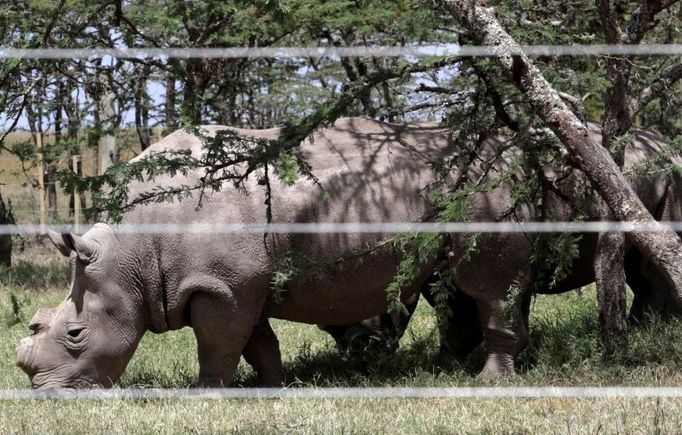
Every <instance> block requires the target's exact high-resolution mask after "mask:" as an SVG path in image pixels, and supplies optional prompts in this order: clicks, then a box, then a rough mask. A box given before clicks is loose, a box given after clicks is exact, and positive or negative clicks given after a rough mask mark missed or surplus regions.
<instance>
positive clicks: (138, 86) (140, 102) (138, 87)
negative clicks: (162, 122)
mask: <svg viewBox="0 0 682 435" xmlns="http://www.w3.org/2000/svg"><path fill="white" fill-rule="evenodd" d="M136 72H137V81H136V82H135V92H134V93H135V130H136V131H137V137H138V139H139V141H140V148H141V149H142V151H144V150H146V149H147V148H149V145H150V144H151V139H150V137H149V96H148V95H147V80H148V79H149V74H150V73H151V67H150V66H149V65H144V66H142V67H140V68H137V71H136Z"/></svg>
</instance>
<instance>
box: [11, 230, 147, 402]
mask: <svg viewBox="0 0 682 435" xmlns="http://www.w3.org/2000/svg"><path fill="white" fill-rule="evenodd" d="M49 236H50V240H51V241H52V242H53V243H54V244H55V246H56V247H57V248H58V249H59V251H60V252H61V253H62V254H63V255H65V256H68V257H70V260H71V267H72V274H71V276H72V278H71V292H70V294H69V296H68V297H67V298H66V299H65V300H64V301H63V302H62V303H61V304H60V305H59V306H58V307H57V308H56V309H44V308H43V309H40V310H38V312H37V313H36V315H35V316H34V317H33V319H32V320H31V322H30V324H29V328H30V329H31V330H32V331H33V335H31V336H30V337H26V338H24V339H23V340H21V342H20V343H19V345H18V346H17V355H16V363H17V365H18V366H19V367H21V369H23V370H24V371H25V372H26V374H28V376H29V378H30V379H31V385H32V386H33V387H34V388H38V389H50V388H88V387H110V386H112V385H113V384H114V383H115V382H116V381H117V380H118V378H119V377H120V376H121V373H122V372H123V370H124V369H125V366H126V365H127V364H128V361H129V360H130V358H131V357H132V354H133V353H134V351H135V348H136V347H137V344H138V343H139V341H140V338H141V337H142V334H143V333H144V328H143V326H144V312H140V309H141V308H140V307H141V301H139V300H136V298H135V297H134V294H131V292H130V289H129V286H126V285H125V283H126V282H129V281H130V279H127V280H126V279H125V278H123V276H122V274H121V272H120V261H119V259H118V252H117V250H118V242H117V238H116V236H115V235H114V233H113V231H112V230H111V228H110V227H109V226H107V225H105V224H97V225H95V226H94V227H93V228H92V229H91V230H90V231H88V232H87V233H86V234H84V235H83V236H82V237H80V236H77V235H74V234H58V233H55V232H50V234H49ZM127 287H128V288H127ZM126 290H127V291H126Z"/></svg>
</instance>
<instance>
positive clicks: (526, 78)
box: [441, 0, 682, 304]
mask: <svg viewBox="0 0 682 435" xmlns="http://www.w3.org/2000/svg"><path fill="white" fill-rule="evenodd" d="M441 3H442V4H443V5H444V6H446V7H447V8H448V10H449V11H450V12H451V14H452V15H453V16H454V17H455V18H456V19H458V20H460V21H461V22H462V23H464V25H465V26H466V27H467V29H468V30H469V31H470V33H471V34H472V35H473V36H474V37H475V39H476V40H477V41H479V42H480V43H482V44H485V45H489V46H493V47H499V49H500V56H499V57H498V58H497V59H498V61H499V62H500V64H501V66H502V68H503V69H504V71H505V72H506V73H507V74H508V76H509V77H510V78H511V79H512V81H513V82H514V84H515V85H516V86H517V87H518V88H519V89H520V90H521V92H523V94H524V95H525V97H526V100H527V101H528V103H529V104H530V105H531V107H532V108H533V110H534V111H535V113H536V114H537V115H538V116H539V117H540V118H541V119H542V120H543V121H544V122H545V124H546V125H547V127H549V128H550V129H551V130H552V131H553V132H554V134H556V135H557V137H558V138H559V139H560V140H561V142H562V143H563V144H564V145H565V146H566V149H567V151H568V155H569V157H570V159H571V161H572V163H573V165H574V166H575V167H577V168H578V169H580V170H582V171H583V172H584V173H585V175H586V176H587V177H588V179H589V180H590V182H591V183H592V185H593V187H594V188H595V189H596V190H597V192H598V193H599V194H600V195H601V197H602V198H603V199H604V201H605V202H606V204H607V205H608V206H609V208H610V209H611V211H612V212H613V215H614V217H615V218H616V219H618V220H621V221H629V222H638V223H647V224H649V225H652V226H654V227H657V230H658V231H656V232H648V233H645V232H634V233H629V235H628V237H629V238H630V239H631V240H632V242H633V243H634V244H635V245H636V246H637V247H638V248H639V249H640V250H641V251H642V252H643V253H644V255H646V256H647V257H648V258H650V259H651V260H652V262H653V263H654V264H655V265H656V266H657V267H658V268H659V269H660V271H661V273H662V274H663V275H664V276H665V278H666V281H667V282H668V284H670V286H671V289H672V291H673V292H674V294H673V296H674V297H675V300H676V302H677V303H680V304H682V243H681V242H680V238H679V237H678V236H677V234H676V233H675V232H673V231H671V230H670V229H667V228H665V227H664V226H662V225H660V224H659V223H658V222H656V220H655V219H654V218H653V216H651V214H650V213H649V212H648V211H647V209H646V208H645V207H644V205H643V204H642V202H641V201H640V199H639V198H638V197H637V195H636V194H635V192H634V190H633V189H632V186H630V184H629V183H628V181H627V180H626V179H625V177H624V176H623V174H622V173H621V171H620V170H619V169H618V165H616V163H615V162H614V161H613V159H612V158H611V156H610V154H609V151H608V150H607V149H606V148H604V147H603V146H601V144H597V143H594V142H593V141H592V140H591V139H590V138H589V136H588V134H587V128H586V127H585V125H583V124H582V123H581V122H580V120H579V119H578V118H577V117H576V116H575V114H573V112H571V111H570V110H569V108H568V107H567V106H566V104H565V103H564V102H563V101H562V100H561V98H560V97H559V96H558V94H557V92H556V91H555V90H554V89H553V88H552V87H551V86H550V84H549V83H548V82H547V80H546V79H545V78H544V76H543V75H542V74H541V73H540V71H539V70H538V69H537V68H536V67H535V65H533V64H532V63H531V62H530V60H529V59H528V57H527V56H526V55H524V54H523V53H522V52H521V49H520V47H519V45H518V44H517V43H516V42H515V41H514V40H513V39H512V38H511V37H510V36H509V35H508V34H507V32H505V31H504V29H502V27H501V26H500V24H499V22H498V21H497V19H496V18H495V14H494V11H493V10H492V9H489V8H484V7H481V6H479V5H476V2H471V1H470V0H451V1H441ZM512 53H514V54H512Z"/></svg>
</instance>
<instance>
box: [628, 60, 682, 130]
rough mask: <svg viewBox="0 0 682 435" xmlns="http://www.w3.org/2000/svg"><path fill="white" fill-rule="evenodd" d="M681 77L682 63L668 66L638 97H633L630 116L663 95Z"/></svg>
mask: <svg viewBox="0 0 682 435" xmlns="http://www.w3.org/2000/svg"><path fill="white" fill-rule="evenodd" d="M680 79H682V63H678V64H676V65H673V66H671V67H669V68H667V69H666V70H665V71H663V72H662V73H661V75H660V76H658V77H657V78H656V80H654V81H653V83H651V85H649V86H648V87H646V88H645V89H644V90H643V91H642V92H641V93H640V94H639V96H638V97H633V98H632V99H631V100H630V116H631V117H633V116H635V115H636V114H638V113H639V112H640V111H641V110H642V109H643V108H644V107H645V106H646V105H647V104H649V103H650V102H651V101H653V100H655V99H656V98H659V97H661V96H662V95H663V93H664V92H666V91H668V90H669V89H670V88H671V87H672V85H673V84H674V83H675V82H676V81H678V80H680Z"/></svg>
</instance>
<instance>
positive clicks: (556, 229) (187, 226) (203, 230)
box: [0, 221, 682, 235]
mask: <svg viewBox="0 0 682 435" xmlns="http://www.w3.org/2000/svg"><path fill="white" fill-rule="evenodd" d="M92 226H93V225H90V224H81V225H80V232H86V231H87V230H89V229H90V228H92ZM47 227H49V228H50V229H52V230H53V231H57V232H62V233H66V232H70V231H73V225H71V224H68V225H50V226H47V225H45V226H43V225H36V224H20V225H0V235H8V234H16V235H38V234H43V233H44V230H45V228H47ZM111 228H112V230H113V231H114V232H115V233H117V234H235V233H236V234H265V233H272V234H292V233H298V234H319V233H336V234H354V233H372V234H377V233H386V234H394V233H602V232H618V233H632V232H665V231H669V230H673V231H676V232H682V221H674V222H606V221H604V222H601V221H597V222H388V223H371V222H347V223H325V222H319V223H270V224H267V223H203V222H200V223H199V222H197V223H184V224H178V223H159V224H121V225H111Z"/></svg>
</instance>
